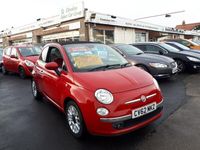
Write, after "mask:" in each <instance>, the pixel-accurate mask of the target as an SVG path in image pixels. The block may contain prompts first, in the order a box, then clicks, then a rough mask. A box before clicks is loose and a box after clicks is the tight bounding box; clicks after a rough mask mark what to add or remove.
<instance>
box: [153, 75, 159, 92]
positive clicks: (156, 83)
mask: <svg viewBox="0 0 200 150" xmlns="http://www.w3.org/2000/svg"><path fill="white" fill-rule="evenodd" d="M153 82H154V85H155V86H156V88H157V89H158V90H159V91H160V86H159V84H158V82H157V80H156V79H154V78H153Z"/></svg>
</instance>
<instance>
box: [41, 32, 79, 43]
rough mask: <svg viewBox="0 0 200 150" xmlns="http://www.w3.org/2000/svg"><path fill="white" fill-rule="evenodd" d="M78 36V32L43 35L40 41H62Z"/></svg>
mask: <svg viewBox="0 0 200 150" xmlns="http://www.w3.org/2000/svg"><path fill="white" fill-rule="evenodd" d="M77 36H79V31H69V32H62V33H56V34H50V35H45V36H43V37H42V41H48V40H55V39H64V38H71V37H77Z"/></svg>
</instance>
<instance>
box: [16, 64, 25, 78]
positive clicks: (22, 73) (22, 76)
mask: <svg viewBox="0 0 200 150" xmlns="http://www.w3.org/2000/svg"><path fill="white" fill-rule="evenodd" d="M18 71H19V77H20V78H21V79H25V78H26V72H25V70H24V68H23V67H22V66H20V67H19V70H18Z"/></svg>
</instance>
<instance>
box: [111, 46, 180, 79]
mask: <svg viewBox="0 0 200 150" xmlns="http://www.w3.org/2000/svg"><path fill="white" fill-rule="evenodd" d="M110 46H111V47H112V48H114V49H116V50H117V51H118V52H119V53H120V54H121V55H122V56H124V57H125V58H126V59H127V60H128V61H129V62H131V63H133V64H134V65H135V66H137V67H139V68H141V69H143V70H145V71H147V72H148V73H150V74H151V75H153V76H154V77H155V78H169V77H171V76H173V75H175V74H176V73H177V71H178V70H177V64H176V62H175V61H174V60H173V59H172V58H169V57H166V56H161V55H156V54H145V53H144V52H143V51H141V50H140V49H138V48H137V47H135V46H132V45H128V44H112V45H110Z"/></svg>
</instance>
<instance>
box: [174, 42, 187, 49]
mask: <svg viewBox="0 0 200 150" xmlns="http://www.w3.org/2000/svg"><path fill="white" fill-rule="evenodd" d="M174 45H176V46H177V47H179V48H181V49H184V50H190V48H188V47H187V46H184V45H182V44H179V43H174Z"/></svg>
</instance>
